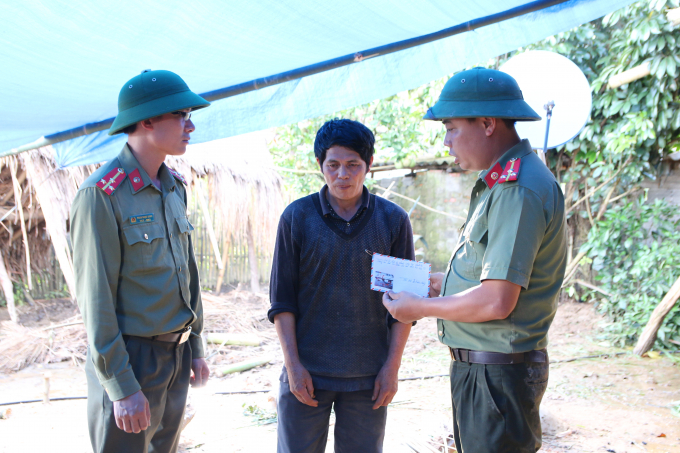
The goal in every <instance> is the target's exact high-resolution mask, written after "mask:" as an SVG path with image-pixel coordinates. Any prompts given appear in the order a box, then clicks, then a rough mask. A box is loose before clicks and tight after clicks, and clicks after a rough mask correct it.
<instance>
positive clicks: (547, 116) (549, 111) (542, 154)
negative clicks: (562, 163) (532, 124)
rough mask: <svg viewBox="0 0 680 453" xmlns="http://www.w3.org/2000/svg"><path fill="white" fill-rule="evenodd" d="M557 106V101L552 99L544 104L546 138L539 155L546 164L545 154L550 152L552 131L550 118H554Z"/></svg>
mask: <svg viewBox="0 0 680 453" xmlns="http://www.w3.org/2000/svg"><path fill="white" fill-rule="evenodd" d="M554 107H555V101H550V102H548V103H547V104H545V105H544V106H543V108H544V109H545V111H546V114H545V119H546V122H545V140H544V141H543V149H542V150H540V151H539V153H538V157H540V158H541V160H542V161H543V163H544V164H546V165H547V162H546V159H545V155H546V153H547V152H548V134H549V133H550V118H552V111H553V108H554Z"/></svg>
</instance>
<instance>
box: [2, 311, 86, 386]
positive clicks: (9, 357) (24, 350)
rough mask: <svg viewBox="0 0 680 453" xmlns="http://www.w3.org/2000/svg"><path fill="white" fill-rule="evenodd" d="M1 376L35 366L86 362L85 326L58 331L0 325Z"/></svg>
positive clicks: (64, 328) (11, 323)
mask: <svg viewBox="0 0 680 453" xmlns="http://www.w3.org/2000/svg"><path fill="white" fill-rule="evenodd" d="M0 332H1V333H2V336H0V372H1V373H9V372H12V371H19V370H21V369H22V368H24V367H26V366H28V365H31V364H33V363H53V362H62V361H64V360H69V359H71V360H74V361H83V360H85V355H86V353H87V335H86V334H85V327H84V326H83V325H82V324H76V325H71V326H67V327H62V328H59V329H31V328H28V327H23V326H20V325H17V324H14V323H13V322H7V321H5V322H2V323H0Z"/></svg>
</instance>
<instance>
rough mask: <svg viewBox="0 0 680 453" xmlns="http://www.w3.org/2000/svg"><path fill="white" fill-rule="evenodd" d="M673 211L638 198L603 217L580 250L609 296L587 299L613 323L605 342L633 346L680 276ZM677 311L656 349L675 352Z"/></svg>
mask: <svg viewBox="0 0 680 453" xmlns="http://www.w3.org/2000/svg"><path fill="white" fill-rule="evenodd" d="M677 216H678V210H677V207H675V206H672V205H669V204H668V203H667V202H665V201H663V200H655V201H654V202H653V203H645V202H644V199H643V198H641V199H639V200H637V201H635V202H630V203H627V204H625V205H622V206H617V207H615V208H613V209H611V210H610V211H608V212H607V216H606V217H605V218H604V219H603V220H601V221H599V222H597V223H596V224H595V226H594V227H593V228H592V229H591V230H590V232H589V234H588V241H587V242H586V243H585V244H584V245H583V247H582V248H581V250H582V251H586V252H587V253H588V257H590V258H591V259H592V260H593V262H592V268H593V270H594V271H596V272H597V276H596V280H598V281H599V284H600V286H601V287H602V289H603V290H605V291H606V292H608V293H609V294H611V296H603V295H602V294H601V293H599V292H592V293H590V297H592V298H593V299H595V300H596V301H597V303H598V308H599V309H600V310H601V311H602V312H604V313H606V314H607V315H608V316H609V318H610V319H611V320H612V321H613V322H612V323H611V324H609V325H608V326H607V328H606V330H607V332H608V334H609V336H610V337H611V338H612V339H613V340H614V341H615V342H616V343H618V344H619V345H621V346H623V345H625V344H627V343H632V342H634V341H636V340H637V336H638V334H639V333H640V331H641V330H642V328H644V326H645V324H646V323H647V321H648V320H649V317H650V315H651V313H652V311H653V310H654V308H656V306H657V305H658V303H659V302H660V301H661V299H662V298H663V297H664V296H665V295H666V293H667V292H668V290H669V289H670V287H671V285H673V283H674V282H675V280H676V279H677V278H678V276H680V220H678V219H677ZM679 344H680V306H678V305H677V304H676V306H675V307H674V308H673V310H671V312H670V313H669V314H668V315H667V316H666V319H665V320H664V323H663V324H662V326H661V328H660V329H659V331H658V337H657V342H656V346H657V347H659V348H661V349H678V345H679Z"/></svg>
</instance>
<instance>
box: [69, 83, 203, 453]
mask: <svg viewBox="0 0 680 453" xmlns="http://www.w3.org/2000/svg"><path fill="white" fill-rule="evenodd" d="M208 105H210V103H209V102H208V101H206V100H205V99H203V98H202V97H200V96H199V95H197V94H195V93H193V92H192V91H191V90H190V89H189V87H188V86H187V84H186V83H185V82H184V80H182V78H181V77H179V76H178V75H177V74H174V73H172V72H170V71H151V70H147V71H144V72H142V73H141V74H139V75H137V76H135V77H133V78H132V79H130V80H128V81H127V82H126V83H125V84H124V85H123V87H122V88H121V90H120V94H119V96H118V115H117V116H116V119H115V121H114V122H113V125H112V126H111V129H110V131H109V135H114V134H118V133H125V134H127V143H126V144H125V146H123V150H122V151H121V153H120V154H119V155H118V157H116V158H115V159H113V160H111V161H109V162H107V163H105V164H104V165H102V167H100V168H99V169H98V170H97V171H96V172H94V173H93V174H92V175H91V176H90V177H89V178H88V179H87V180H86V181H85V182H84V183H83V184H82V185H81V187H80V189H79V190H78V193H77V195H76V198H75V200H74V202H73V206H72V207H71V241H72V244H73V266H74V270H75V276H76V298H77V300H78V306H79V307H80V311H81V313H82V315H83V320H84V322H85V328H86V330H87V337H88V353H87V363H86V366H85V371H86V374H87V385H88V402H87V406H88V425H89V431H90V440H91V442H92V448H93V450H94V451H96V452H98V453H103V452H111V453H113V452H122V451H125V452H147V451H156V452H174V451H177V447H178V444H179V434H180V424H181V422H182V417H183V414H184V407H185V404H186V398H187V393H188V388H189V385H190V384H191V385H194V386H201V385H204V384H205V383H206V382H207V380H208V376H209V370H208V366H207V364H206V362H205V360H204V359H203V357H204V353H203V345H202V342H201V337H200V334H201V331H202V329H203V309H202V305H201V293H200V283H199V278H198V269H197V266H196V261H195V258H194V252H193V247H192V239H191V234H192V230H193V227H192V226H191V223H189V219H188V218H187V192H186V188H185V184H186V182H185V180H184V178H183V177H182V176H181V175H180V174H179V173H177V172H175V171H174V170H172V169H170V168H169V167H167V166H166V165H165V163H164V161H165V158H166V156H168V155H174V156H179V155H182V154H184V152H185V151H186V147H187V145H188V143H189V139H190V135H191V133H192V132H193V131H194V129H195V127H194V124H193V122H192V121H191V112H192V111H194V110H198V109H201V108H204V107H207V106H208Z"/></svg>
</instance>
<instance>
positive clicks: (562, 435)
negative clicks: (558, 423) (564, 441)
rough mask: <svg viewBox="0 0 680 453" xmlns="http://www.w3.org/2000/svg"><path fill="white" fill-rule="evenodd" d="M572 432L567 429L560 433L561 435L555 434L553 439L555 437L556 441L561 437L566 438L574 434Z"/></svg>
mask: <svg viewBox="0 0 680 453" xmlns="http://www.w3.org/2000/svg"><path fill="white" fill-rule="evenodd" d="M574 432H575V431H574V430H573V429H568V430H566V431H562V432H561V433H557V434H555V437H557V438H558V439H559V438H562V437H567V436H570V435H572V434H574Z"/></svg>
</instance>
